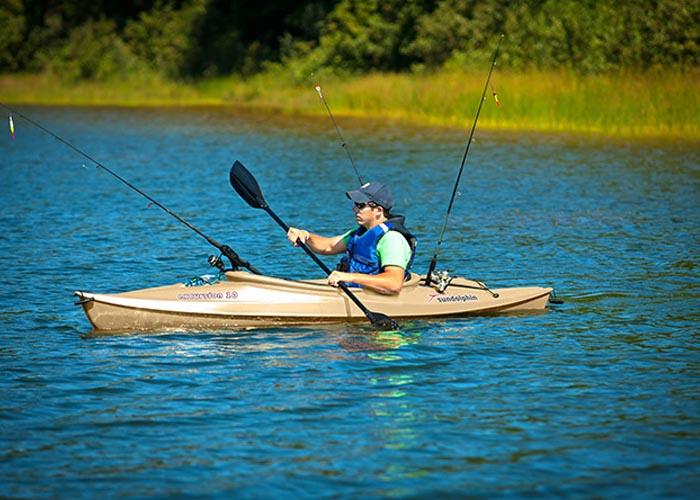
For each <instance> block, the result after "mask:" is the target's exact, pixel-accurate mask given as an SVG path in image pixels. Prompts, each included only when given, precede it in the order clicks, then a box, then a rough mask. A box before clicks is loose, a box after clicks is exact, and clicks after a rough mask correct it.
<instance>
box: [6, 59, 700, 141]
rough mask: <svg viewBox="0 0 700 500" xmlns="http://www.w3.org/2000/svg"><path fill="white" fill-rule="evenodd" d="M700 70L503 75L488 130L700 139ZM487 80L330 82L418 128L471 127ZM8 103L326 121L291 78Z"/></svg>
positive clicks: (353, 104) (335, 96)
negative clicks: (199, 108) (209, 108)
mask: <svg viewBox="0 0 700 500" xmlns="http://www.w3.org/2000/svg"><path fill="white" fill-rule="evenodd" d="M699 77H700V71H698V70H696V71H694V72H690V73H686V74H681V73H671V74H662V73H658V74H657V73H630V74H623V75H602V76H588V77H585V76H580V75H575V74H571V73H566V72H536V71H531V72H526V73H510V72H499V71H496V72H495V73H494V75H493V77H492V83H493V85H494V88H495V89H496V91H497V93H498V97H499V99H500V101H501V106H498V107H497V106H496V105H495V101H494V99H493V97H492V95H491V89H489V91H488V93H487V98H486V101H485V103H484V106H483V109H482V113H481V117H480V119H479V126H480V127H481V128H484V129H496V130H498V129H500V130H533V131H547V132H556V131H561V132H573V133H593V134H601V135H608V136H618V137H638V138H647V137H658V138H674V139H688V140H698V139H700V84H698V81H700V78H699ZM484 79H485V75H483V74H472V73H463V72H459V71H447V70H445V71H442V72H438V73H431V74H417V75H410V74H386V73H382V74H369V75H365V76H358V77H352V78H339V77H328V78H326V79H324V80H323V81H321V82H320V83H321V84H322V87H323V91H324V95H325V96H326V99H327V101H328V103H329V105H330V107H331V109H332V110H333V114H334V115H336V116H338V117H340V116H354V117H368V118H381V119H392V120H396V121H399V122H405V123H410V124H415V125H431V126H450V127H452V126H457V127H467V126H469V125H471V122H472V120H473V117H474V113H475V111H476V107H477V105H478V102H479V98H480V96H481V92H482V90H483V85H484ZM0 101H2V102H5V103H31V104H64V105H117V106H193V105H194V106H196V105H222V106H241V107H246V108H253V109H260V110H279V111H282V112H284V113H287V114H290V115H293V114H306V115H316V114H325V112H326V111H325V108H324V107H323V106H322V104H321V103H320V101H319V99H318V95H317V94H316V92H315V91H314V90H313V82H312V81H311V80H309V81H308V82H307V83H304V84H299V83H297V82H295V80H294V78H293V76H292V75H291V74H290V73H288V72H285V71H284V70H279V69H277V70H274V71H270V72H267V73H263V74H260V75H257V76H254V77H252V78H248V79H243V78H241V77H235V76H231V77H225V78H215V79H208V80H201V81H196V82H193V83H178V82H172V81H167V80H164V79H162V78H159V77H157V76H142V77H132V78H129V79H127V80H121V81H115V82H107V83H98V82H84V83H78V84H73V85H69V84H65V83H62V82H61V81H60V80H59V79H57V78H55V77H51V76H48V75H4V76H0Z"/></svg>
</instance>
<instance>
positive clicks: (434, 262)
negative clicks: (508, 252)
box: [425, 35, 504, 286]
mask: <svg viewBox="0 0 700 500" xmlns="http://www.w3.org/2000/svg"><path fill="white" fill-rule="evenodd" d="M503 37H504V35H501V37H500V38H499V39H498V44H497V45H496V50H495V51H494V52H493V58H492V60H491V67H490V68H489V75H488V77H487V78H486V83H485V84H484V91H483V93H482V94H481V100H480V101H479V107H478V109H477V110H476V116H475V117H474V123H473V125H472V129H471V132H469V140H467V147H466V149H465V150H464V156H463V157H462V164H461V165H460V167H459V173H458V174H457V180H456V181H455V185H454V188H453V189H452V197H451V198H450V204H449V205H448V207H447V213H446V214H445V221H444V223H443V224H442V229H441V230H440V236H439V238H438V242H437V245H436V246H435V253H434V254H433V258H432V259H431V260H430V267H429V268H428V272H427V273H426V275H425V286H429V285H430V282H431V274H432V273H433V271H435V266H436V265H437V259H438V255H439V254H440V245H441V243H442V238H443V236H444V235H445V230H446V229H447V223H448V221H449V218H450V212H452V204H453V203H454V201H455V195H456V194H457V189H458V188H459V181H460V179H461V178H462V171H463V170H464V165H465V164H466V162H467V155H468V154H469V146H471V144H472V140H473V139H474V130H476V123H477V122H478V121H479V114H480V113H481V106H482V105H483V104H484V100H485V99H486V90H487V89H488V87H489V82H490V81H491V73H493V68H494V66H496V58H497V57H498V49H499V48H500V47H501V42H502V41H503ZM492 90H493V89H492ZM493 94H494V99H496V102H498V98H497V97H496V91H495V90H494V91H493Z"/></svg>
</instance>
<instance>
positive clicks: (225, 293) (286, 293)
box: [75, 271, 552, 330]
mask: <svg viewBox="0 0 700 500" xmlns="http://www.w3.org/2000/svg"><path fill="white" fill-rule="evenodd" d="M423 278H424V277H422V276H418V275H416V274H413V275H412V276H411V279H410V281H407V282H406V283H405V285H404V287H403V289H402V290H401V293H400V294H398V295H393V296H388V295H381V294H378V293H374V292H371V291H368V290H364V289H362V288H353V289H352V290H353V292H354V293H355V294H356V295H357V297H358V298H359V299H360V300H361V301H362V302H363V303H364V305H365V306H367V308H368V309H370V310H372V311H376V312H381V313H384V314H386V315H388V316H390V317H392V318H394V319H408V318H439V317H450V316H465V315H470V314H480V313H502V312H511V311H536V310H543V309H545V308H546V306H547V301H548V299H549V296H550V294H551V292H552V289H551V288H542V287H523V288H501V289H494V290H488V289H486V288H485V287H484V285H483V284H482V283H479V282H476V281H470V280H466V279H463V278H450V280H449V284H447V283H446V282H443V283H442V285H443V286H442V288H444V290H443V291H442V292H441V291H439V288H440V287H438V286H436V285H434V286H425V285H424V284H421V282H422V280H423ZM75 294H76V295H77V296H78V297H79V301H78V302H77V303H78V304H81V305H82V307H83V309H84V310H85V314H86V315H87V317H88V319H89V320H90V323H92V326H93V327H94V329H95V330H160V329H210V328H246V327H269V326H277V325H279V326H283V325H306V324H314V323H333V322H346V321H366V320H367V319H366V317H365V316H364V314H363V313H362V311H360V309H359V308H358V307H357V306H356V305H355V304H353V303H352V302H351V301H350V300H349V299H348V297H347V296H346V295H345V294H344V293H343V292H342V291H341V290H339V289H337V288H334V287H332V286H329V285H327V284H326V282H325V280H314V281H292V280H286V279H280V278H272V277H268V276H261V275H255V274H251V273H248V272H243V271H227V272H226V273H225V274H224V279H222V280H220V281H217V282H215V283H213V284H202V285H199V286H187V285H186V284H174V285H167V286H162V287H156V288H146V289H143V290H136V291H132V292H124V293H117V294H97V293H88V292H81V291H77V292H75Z"/></svg>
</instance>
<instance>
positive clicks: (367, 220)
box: [352, 202, 383, 227]
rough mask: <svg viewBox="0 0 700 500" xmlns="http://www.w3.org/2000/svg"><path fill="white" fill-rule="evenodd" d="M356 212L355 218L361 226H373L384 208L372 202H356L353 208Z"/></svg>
mask: <svg viewBox="0 0 700 500" xmlns="http://www.w3.org/2000/svg"><path fill="white" fill-rule="evenodd" d="M352 211H353V212H355V220H356V221H357V223H358V224H359V225H360V226H365V227H368V226H371V225H372V224H373V223H374V222H376V221H378V220H379V219H380V218H381V216H382V214H383V211H382V208H381V207H379V206H377V205H375V204H374V203H372V202H369V203H355V206H354V207H353V208H352Z"/></svg>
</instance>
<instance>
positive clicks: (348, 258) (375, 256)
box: [287, 182, 416, 294]
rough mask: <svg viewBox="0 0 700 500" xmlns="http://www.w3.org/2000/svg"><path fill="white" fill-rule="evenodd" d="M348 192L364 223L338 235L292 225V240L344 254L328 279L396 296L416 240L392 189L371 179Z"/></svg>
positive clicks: (324, 251) (323, 252)
mask: <svg viewBox="0 0 700 500" xmlns="http://www.w3.org/2000/svg"><path fill="white" fill-rule="evenodd" d="M345 195H346V196H347V197H348V198H350V199H351V200H352V201H353V202H354V203H355V206H354V207H353V212H354V213H355V220H356V221H357V223H358V225H359V226H360V227H359V228H357V229H354V230H352V229H351V230H349V231H347V232H345V233H343V234H340V235H338V236H333V237H326V236H320V235H318V234H313V233H310V232H308V231H305V230H303V229H297V228H294V227H292V228H290V229H289V232H288V233H287V238H288V239H289V241H290V242H291V243H292V244H293V245H294V246H297V245H298V242H302V243H305V244H306V245H307V246H308V247H309V248H310V249H311V250H312V251H314V252H315V253H318V254H321V255H336V254H340V253H345V254H346V255H345V257H343V259H342V260H341V263H340V265H339V270H336V271H333V272H332V273H331V274H330V275H329V276H328V283H329V284H330V285H333V286H338V283H339V282H341V281H342V282H343V283H345V284H347V285H348V286H361V287H364V288H369V289H372V290H374V291H376V292H379V293H384V294H397V293H399V292H400V291H401V288H402V287H403V283H404V281H405V279H406V277H407V276H408V269H409V268H410V266H411V263H412V261H413V254H414V251H415V244H416V239H415V238H414V237H413V236H412V235H411V233H409V232H408V231H407V230H406V228H405V227H404V226H403V221H404V218H403V217H402V216H393V215H391V214H390V211H391V208H392V206H393V199H392V197H391V192H390V191H389V188H387V187H386V186H385V185H384V184H382V183H380V182H368V183H366V184H363V185H362V186H361V187H360V189H357V190H355V191H348V192H347V193H345Z"/></svg>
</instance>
